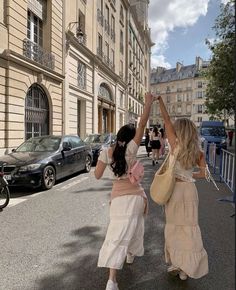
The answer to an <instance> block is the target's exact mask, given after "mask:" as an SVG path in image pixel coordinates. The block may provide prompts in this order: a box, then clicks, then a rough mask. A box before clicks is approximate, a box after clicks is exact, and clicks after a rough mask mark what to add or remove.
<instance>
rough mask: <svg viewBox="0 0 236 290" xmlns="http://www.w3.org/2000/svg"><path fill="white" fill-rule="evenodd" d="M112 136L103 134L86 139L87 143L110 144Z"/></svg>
mask: <svg viewBox="0 0 236 290" xmlns="http://www.w3.org/2000/svg"><path fill="white" fill-rule="evenodd" d="M110 135H111V134H101V135H94V134H93V135H89V136H88V137H86V138H85V139H84V142H87V143H108V142H109V141H110Z"/></svg>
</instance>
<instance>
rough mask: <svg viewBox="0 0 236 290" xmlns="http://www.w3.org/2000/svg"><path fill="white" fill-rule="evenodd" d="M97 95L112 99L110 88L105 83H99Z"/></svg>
mask: <svg viewBox="0 0 236 290" xmlns="http://www.w3.org/2000/svg"><path fill="white" fill-rule="evenodd" d="M98 95H99V97H102V98H104V99H107V100H109V101H113V99H112V94H111V90H110V88H109V87H108V86H107V85H106V84H105V83H102V84H101V85H100V88H99V91H98Z"/></svg>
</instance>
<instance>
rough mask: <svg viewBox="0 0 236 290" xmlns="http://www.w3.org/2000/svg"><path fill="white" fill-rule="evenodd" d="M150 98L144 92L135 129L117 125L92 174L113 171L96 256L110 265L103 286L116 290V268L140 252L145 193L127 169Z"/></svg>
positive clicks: (131, 162) (135, 149)
mask: <svg viewBox="0 0 236 290" xmlns="http://www.w3.org/2000/svg"><path fill="white" fill-rule="evenodd" d="M152 102H153V96H152V94H150V93H147V94H146V95H145V106H144V111H143V114H142V116H141V118H140V121H139V124H138V128H137V130H136V129H135V128H134V126H133V125H125V126H123V127H121V128H120V130H119V131H118V133H117V142H116V145H115V146H113V147H110V148H108V149H104V150H103V151H102V152H101V154H100V156H99V158H98V163H97V165H96V168H95V172H94V174H95V177H96V178H97V179H100V178H101V177H102V175H103V173H104V170H105V168H106V166H107V165H108V166H109V168H110V169H111V170H112V171H113V173H114V181H113V187H112V192H111V204H110V223H109V226H108V230H107V234H106V238H105V241H104V243H103V245H102V248H101V250H100V252H99V258H98V267H106V268H109V269H110V272H109V280H108V282H107V285H106V290H119V288H118V284H117V282H116V274H117V270H119V269H122V267H123V264H124V261H125V259H126V262H127V263H129V264H132V263H133V260H134V257H135V256H142V255H143V253H144V248H143V236H144V214H145V211H146V206H147V197H146V194H145V192H144V190H143V188H142V187H141V185H140V184H139V183H138V184H132V183H131V182H130V180H129V178H128V169H129V168H130V167H131V166H132V165H133V164H134V163H135V161H136V155H137V152H138V148H139V145H140V142H141V140H142V137H143V133H144V128H145V126H146V123H147V120H148V117H149V113H150V109H151V105H152Z"/></svg>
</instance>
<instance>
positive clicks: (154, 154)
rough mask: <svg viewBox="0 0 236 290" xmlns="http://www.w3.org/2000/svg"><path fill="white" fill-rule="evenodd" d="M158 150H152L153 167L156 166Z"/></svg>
mask: <svg viewBox="0 0 236 290" xmlns="http://www.w3.org/2000/svg"><path fill="white" fill-rule="evenodd" d="M156 152H157V149H152V165H153V166H154V165H155V161H156Z"/></svg>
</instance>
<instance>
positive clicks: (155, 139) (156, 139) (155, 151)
mask: <svg viewBox="0 0 236 290" xmlns="http://www.w3.org/2000/svg"><path fill="white" fill-rule="evenodd" d="M160 138H161V134H160V133H159V132H158V129H157V127H154V128H153V131H152V133H151V136H150V141H151V146H152V165H153V166H154V165H155V164H157V163H158V159H159V151H160V148H161V142H160Z"/></svg>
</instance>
